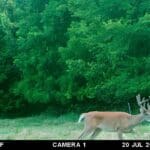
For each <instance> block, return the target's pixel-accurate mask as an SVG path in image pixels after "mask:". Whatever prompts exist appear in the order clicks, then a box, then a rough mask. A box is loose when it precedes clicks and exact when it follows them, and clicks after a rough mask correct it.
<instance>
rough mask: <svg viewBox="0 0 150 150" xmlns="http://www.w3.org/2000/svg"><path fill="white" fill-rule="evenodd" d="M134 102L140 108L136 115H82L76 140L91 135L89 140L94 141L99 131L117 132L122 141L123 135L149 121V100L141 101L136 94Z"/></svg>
mask: <svg viewBox="0 0 150 150" xmlns="http://www.w3.org/2000/svg"><path fill="white" fill-rule="evenodd" d="M149 98H150V97H149ZM136 100H137V104H138V106H139V107H140V109H139V110H140V113H139V114H136V115H132V114H129V113H127V112H121V111H120V112H119V111H118V112H117V111H116V112H111V111H90V112H87V113H82V114H81V115H80V117H79V120H78V123H80V122H81V121H83V120H84V129H83V131H82V133H81V135H80V136H79V137H78V139H79V140H82V139H84V138H85V137H87V136H88V135H89V134H91V136H90V139H94V138H95V137H96V136H98V134H99V133H100V132H101V131H113V132H117V135H118V139H119V140H122V139H123V133H126V131H128V130H132V129H133V128H134V127H135V126H137V125H139V124H140V123H142V122H143V121H150V104H149V101H150V99H145V98H142V99H141V96H140V94H138V95H137V96H136Z"/></svg>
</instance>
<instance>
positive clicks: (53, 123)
mask: <svg viewBox="0 0 150 150" xmlns="http://www.w3.org/2000/svg"><path fill="white" fill-rule="evenodd" d="M78 117H79V116H78V115H76V114H67V115H62V116H59V117H52V116H49V115H39V116H32V117H26V118H18V119H0V139H1V140H56V139H59V140H61V139H62V140H75V139H77V137H78V136H79V135H80V133H81V131H82V129H83V123H80V124H79V123H77V120H78ZM98 139H100V140H103V139H104V140H115V139H116V140H117V134H116V133H114V132H102V133H101V134H99V136H98V137H97V140H98ZM124 139H133V140H135V139H145V140H150V123H144V124H141V125H138V126H137V127H136V128H135V133H126V134H124Z"/></svg>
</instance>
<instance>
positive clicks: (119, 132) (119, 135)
mask: <svg viewBox="0 0 150 150" xmlns="http://www.w3.org/2000/svg"><path fill="white" fill-rule="evenodd" d="M122 134H123V132H122V131H121V130H118V139H119V140H122V139H123V136H122Z"/></svg>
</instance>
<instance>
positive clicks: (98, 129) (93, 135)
mask: <svg viewBox="0 0 150 150" xmlns="http://www.w3.org/2000/svg"><path fill="white" fill-rule="evenodd" d="M101 131H102V129H101V128H96V129H95V130H94V131H93V133H92V135H91V136H90V139H94V138H95V137H96V136H98V134H99V133H100V132H101Z"/></svg>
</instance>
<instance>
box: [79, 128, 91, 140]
mask: <svg viewBox="0 0 150 150" xmlns="http://www.w3.org/2000/svg"><path fill="white" fill-rule="evenodd" d="M92 131H93V129H92V128H86V129H84V130H83V132H82V133H81V135H80V136H79V137H78V139H79V140H81V139H83V138H84V137H86V136H88V135H89V134H90V133H91V132H92Z"/></svg>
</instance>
